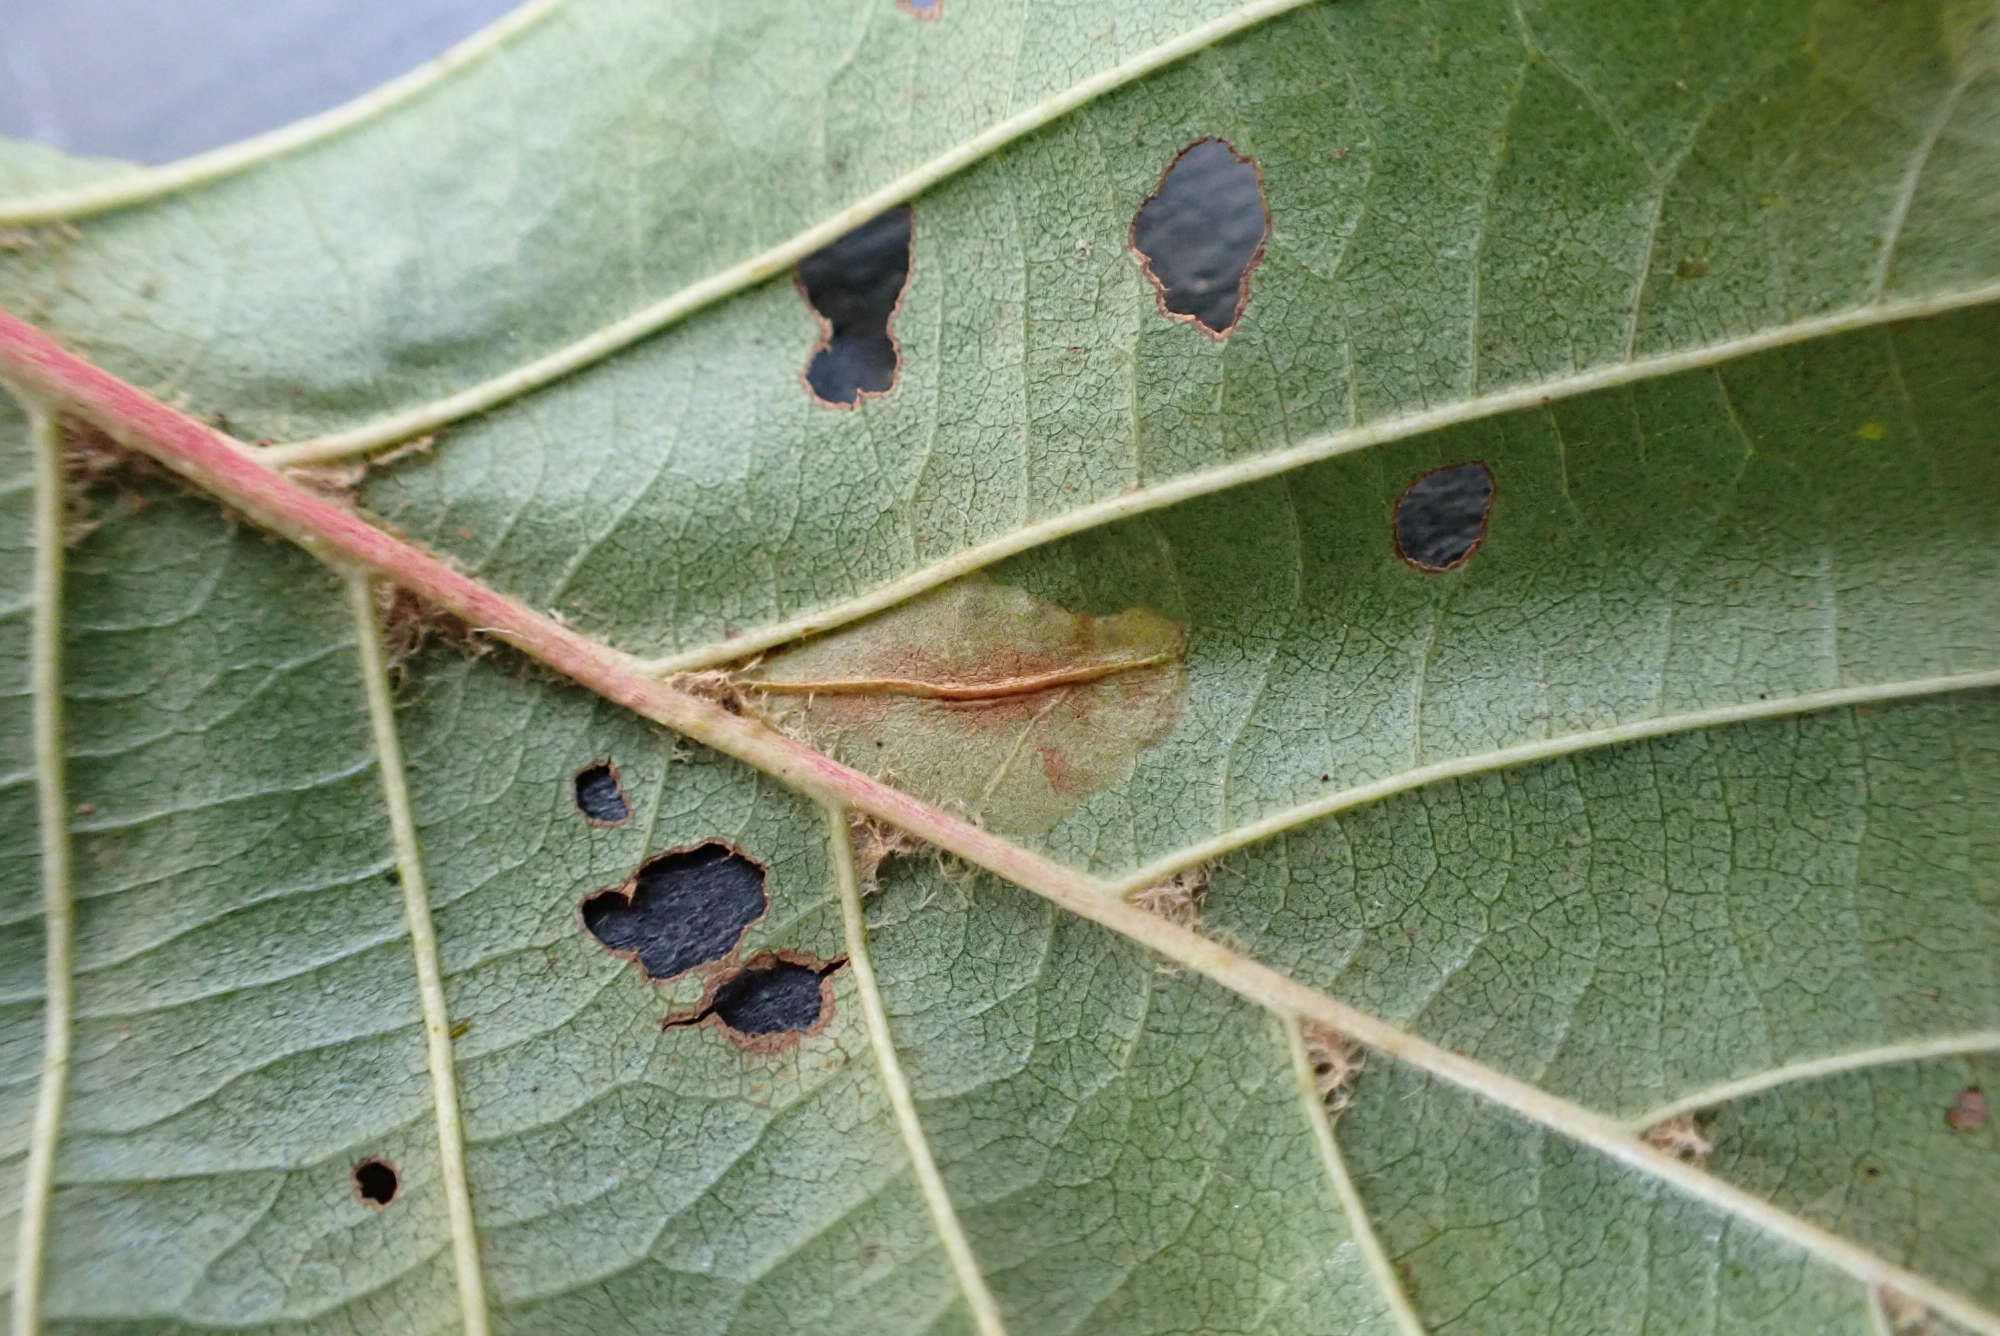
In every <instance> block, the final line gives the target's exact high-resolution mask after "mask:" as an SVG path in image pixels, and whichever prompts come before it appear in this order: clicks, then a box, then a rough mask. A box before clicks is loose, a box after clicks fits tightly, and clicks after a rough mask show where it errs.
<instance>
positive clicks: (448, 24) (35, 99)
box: [0, 0, 516, 162]
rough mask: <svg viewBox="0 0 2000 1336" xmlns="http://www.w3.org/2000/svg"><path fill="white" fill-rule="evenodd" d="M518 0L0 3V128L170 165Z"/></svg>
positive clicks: (360, 84) (398, 64)
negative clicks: (170, 161) (180, 158)
mask: <svg viewBox="0 0 2000 1336" xmlns="http://www.w3.org/2000/svg"><path fill="white" fill-rule="evenodd" d="M515 3H516V0H0V135H12V136H15V137H18V138H22V139H36V140H40V141H41V142H43V143H45V144H51V145H53V146H55V147H56V148H60V149H63V150H65V151H67V152H70V153H79V154H85V155H96V156H103V157H115V158H131V159H134V160H137V161H140V162H165V161H168V160H169V159H172V158H178V157H182V156H185V155H186V154H189V153H198V152H200V151H201V150H203V149H208V148H214V147H216V146H217V145H219V144H227V143H229V142H231V141H232V140H237V139H241V138H243V137H244V136H245V135H252V134H256V133H257V132H259V131H260V130H268V129H271V128H272V127H274V126H278V125H283V124H285V123H286V122H287V121H295V120H297V119H298V118H299V117H301V116H310V115H311V114H312V113H314V112H316V111H324V110H326V109H327V108H328V107H333V106H338V105H339V104H340V103H342V102H345V101H347V100H348V99H349V98H351V97H354V96H356V95H357V94H360V93H364V92H366V91H367V90H368V89H370V88H372V87H374V86H375V85H376V84H379V83H381V82H382V81H384V80H385V79H392V78H394V77H395V76H396V75H398V74H401V73H403V72H405V71H406V70H409V69H411V68H413V67H415V66H417V65H420V64H422V63H423V62H424V61H425V60H426V59H428V58H429V57H431V56H433V55H436V54H437V53H438V52H440V51H442V50H444V49H445V48H446V47H448V46H450V45H451V44H452V43H454V42H456V41H458V40H459V39H460V38H462V37H465V36H468V35H470V34H471V33H474V32H476V31H478V30H479V29H480V28H483V27H485V26H486V25H487V24H488V23H491V22H492V21H493V20H494V19H497V18H499V17H500V16H501V15H502V14H505V13H506V12H507V11H508V10H510V9H512V8H513V7H514V5H515Z"/></svg>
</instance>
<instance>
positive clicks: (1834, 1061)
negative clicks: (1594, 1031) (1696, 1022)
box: [1626, 1030, 2000, 1132]
mask: <svg viewBox="0 0 2000 1336" xmlns="http://www.w3.org/2000/svg"><path fill="white" fill-rule="evenodd" d="M1968 1053H2000V1030H1974V1031H1972V1032H1971V1033H1969V1034H1949V1035H1940V1036H1938V1037H1936V1038H1934V1039H1912V1040H1909V1041H1907V1042H1905V1043H1900V1044H1882V1045H1880V1046H1879V1047H1876V1048H1862V1049H1855V1050H1852V1051H1850V1052H1847V1053H1829V1054H1827V1055H1826V1056H1824V1057H1818V1058H1806V1059H1804V1060H1803V1061H1800V1062H1788V1063H1785V1064H1784V1065H1783V1066H1780V1067H1773V1068H1771V1069H1769V1070H1768V1071H1761V1072H1751V1073H1750V1074H1749V1075H1747V1076H1739V1077H1736V1078H1735V1079H1733V1080H1729V1081H1723V1082H1720V1083H1718V1084H1716V1085H1712V1086H1706V1087H1704V1088H1702V1089H1700V1090H1694V1091H1690V1092H1688V1093H1687V1094H1685V1095H1682V1096H1679V1097H1678V1098H1675V1099H1671V1100H1668V1101H1667V1102H1666V1103H1665V1104H1662V1105H1660V1106H1659V1107H1658V1108H1654V1109H1648V1110H1647V1111H1646V1112H1645V1113H1642V1114H1640V1115H1639V1116H1638V1117H1636V1118H1631V1119H1628V1120H1627V1121H1626V1126H1627V1127H1630V1128H1631V1129H1632V1130H1633V1131H1635V1132H1643V1131H1645V1130H1646V1129H1647V1128H1649V1127H1651V1126H1653V1125H1654V1124H1656V1123H1663V1122H1665V1121H1666V1120H1667V1119H1669V1118H1677V1117H1679V1116H1680V1115H1681V1114H1684V1113H1694V1112H1696V1111H1698V1110H1701V1109H1710V1108H1714V1107H1715V1106H1716V1105H1718V1104H1727V1103H1729V1102H1730V1101H1731V1100H1736V1099H1743V1098H1745V1097H1747V1096H1750V1095H1759V1094H1762V1093H1763V1092H1764V1091H1766V1090H1773V1089H1776V1088H1777V1087H1779V1086H1783V1085H1794V1084H1797V1083H1798V1082H1801V1081H1818V1080H1821V1079H1823V1078H1825V1077H1828V1076H1839V1075H1841V1074H1842V1073H1844V1072H1858V1071H1866V1070H1867V1069H1868V1068H1870V1067H1887V1066H1891V1065H1893V1064H1895V1063H1899V1062H1922V1061H1924V1060H1925V1059H1927V1058H1949V1057H1958V1056H1962V1055H1964V1054H1968Z"/></svg>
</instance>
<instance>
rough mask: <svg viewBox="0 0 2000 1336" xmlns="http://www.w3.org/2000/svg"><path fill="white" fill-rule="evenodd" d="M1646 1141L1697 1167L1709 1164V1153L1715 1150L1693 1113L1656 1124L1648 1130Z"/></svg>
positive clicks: (1679, 1115)
mask: <svg viewBox="0 0 2000 1336" xmlns="http://www.w3.org/2000/svg"><path fill="white" fill-rule="evenodd" d="M1645 1141H1646V1144H1647V1145H1649V1146H1651V1147H1653V1148H1654V1149H1656V1150H1663V1151H1665V1152H1666V1153H1667V1154H1669V1155H1671V1156H1673V1157H1674V1158H1675V1159H1677V1160H1679V1161H1681V1162H1682V1163H1683V1164H1692V1165H1695V1166H1696V1167H1699V1166H1701V1165H1704V1164H1707V1163H1708V1155H1709V1152H1710V1151H1712V1150H1714V1149H1715V1143H1714V1142H1713V1141H1710V1140H1709V1139H1708V1137H1707V1135H1706V1134H1704V1133H1703V1132H1702V1130H1701V1124H1700V1123H1698V1122H1696V1121H1695V1116H1694V1115H1693V1114H1691V1113H1682V1114H1677V1115H1675V1116H1674V1117H1672V1118H1667V1119H1663V1120H1662V1121H1660V1122H1657V1123H1654V1124H1653V1125H1652V1126H1651V1127H1649V1128H1647V1129H1646V1136H1645Z"/></svg>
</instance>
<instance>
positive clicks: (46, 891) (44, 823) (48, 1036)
mask: <svg viewBox="0 0 2000 1336" xmlns="http://www.w3.org/2000/svg"><path fill="white" fill-rule="evenodd" d="M27 407H28V446H29V451H30V453H31V454H33V456H34V473H35V502H34V505H35V573H34V589H33V599H34V614H33V615H34V621H33V628H32V630H31V631H30V632H29V636H30V640H29V650H28V680H29V691H30V693H31V696H32V699H33V705H32V709H33V712H34V754H35V820H36V824H37V826H38V828H39V831H40V837H41V863H42V929H43V939H44V945H43V948H42V950H43V953H44V954H43V965H42V972H43V976H44V978H45V979H46V981H47V982H46V983H45V984H44V986H43V1001H42V1031H43V1038H42V1067H41V1076H40V1084H39V1086H38V1088H37V1090H36V1094H35V1121H34V1126H33V1130H32V1131H31V1132H30V1133H29V1138H28V1164H27V1168H26V1170H25V1171H24V1172H23V1175H22V1180H21V1218H20V1228H19V1232H18V1234H17V1236H16V1242H15V1247H14V1298H13V1323H14V1326H13V1330H14V1333H15V1336H34V1333H36V1332H38V1331H40V1330H41V1329H42V1268H43V1258H44V1255H45V1253H46V1252H47V1247H48V1232H49V1206H50V1201H51V1198H53V1196H54V1195H55V1177H56V1144H57V1143H58V1142H59V1141H60V1140H61V1138H62V1120H63V1104H64V1101H65V1099H66V1098H67V1096H68V1094H69V1054H70V1024H71V1017H72V1013H73V1011H74V1009H75V1001H76V983H75V979H74V977H73V969H72V941H73V938H74V936H75V925H74V910H73V908H72V903H71V891H70V855H69V800H68V798H67V796H66V788H65V785H64V782H63V702H62V590H63V468H62V428H61V426H60V425H59V424H58V422H57V421H56V415H55V412H54V410H53V409H50V408H47V407H44V406H41V405H33V404H31V405H27Z"/></svg>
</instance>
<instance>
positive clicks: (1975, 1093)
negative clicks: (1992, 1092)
mask: <svg viewBox="0 0 2000 1336" xmlns="http://www.w3.org/2000/svg"><path fill="white" fill-rule="evenodd" d="M1986 1117H1987V1113H1986V1092H1985V1090H1983V1089H1981V1088H1980V1087H1979V1086H1967V1087H1966V1088H1965V1089H1963V1090H1961V1091H1959V1092H1958V1096H1957V1098H1955V1099H1953V1100H1952V1102H1951V1108H1950V1109H1949V1110H1947V1111H1946V1113H1945V1115H1944V1121H1945V1124H1946V1125H1947V1126H1948V1127H1950V1128H1951V1130H1952V1131H1954V1132H1966V1133H1972V1132H1977V1131H1979V1130H1980V1129H1981V1128H1983V1127H1985V1126H1986Z"/></svg>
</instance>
